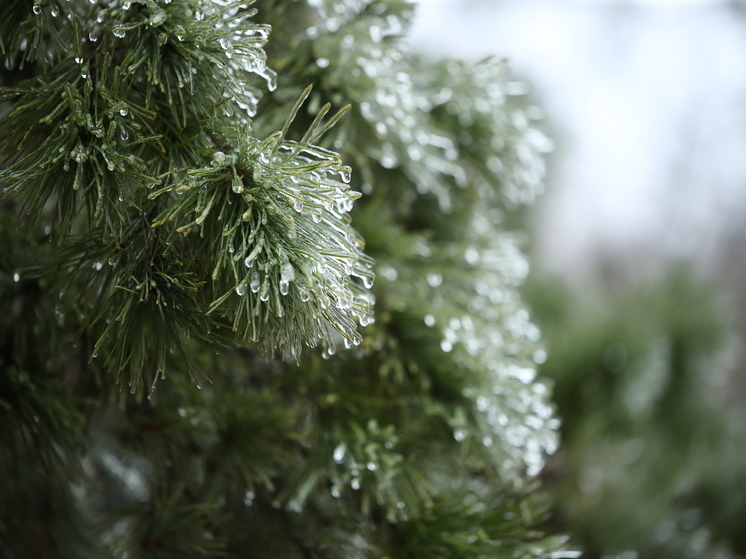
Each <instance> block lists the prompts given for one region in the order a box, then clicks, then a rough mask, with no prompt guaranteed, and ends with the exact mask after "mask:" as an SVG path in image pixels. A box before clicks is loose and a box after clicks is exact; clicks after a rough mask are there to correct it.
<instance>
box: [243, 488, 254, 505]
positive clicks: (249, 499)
mask: <svg viewBox="0 0 746 559" xmlns="http://www.w3.org/2000/svg"><path fill="white" fill-rule="evenodd" d="M255 497H256V495H255V494H254V492H253V491H247V492H246V493H245V494H244V496H243V504H244V505H246V506H247V507H250V506H251V505H253V504H254V498H255Z"/></svg>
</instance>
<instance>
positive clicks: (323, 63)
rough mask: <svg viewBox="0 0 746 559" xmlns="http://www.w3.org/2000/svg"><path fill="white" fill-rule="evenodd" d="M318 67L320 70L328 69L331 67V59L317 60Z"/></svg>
mask: <svg viewBox="0 0 746 559" xmlns="http://www.w3.org/2000/svg"><path fill="white" fill-rule="evenodd" d="M316 66H318V67H319V68H328V67H329V59H328V58H317V59H316Z"/></svg>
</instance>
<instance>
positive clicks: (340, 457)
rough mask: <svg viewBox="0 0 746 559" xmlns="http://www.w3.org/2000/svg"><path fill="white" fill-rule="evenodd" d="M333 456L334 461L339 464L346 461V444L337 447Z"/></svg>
mask: <svg viewBox="0 0 746 559" xmlns="http://www.w3.org/2000/svg"><path fill="white" fill-rule="evenodd" d="M333 456H334V461H335V462H336V463H337V464H341V463H342V462H344V459H345V446H344V445H342V444H341V445H339V446H338V447H337V448H335V449H334V455H333Z"/></svg>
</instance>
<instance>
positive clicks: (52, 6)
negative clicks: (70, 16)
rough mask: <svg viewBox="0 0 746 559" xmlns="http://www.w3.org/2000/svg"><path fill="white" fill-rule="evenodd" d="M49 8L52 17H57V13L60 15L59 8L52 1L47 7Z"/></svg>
mask: <svg viewBox="0 0 746 559" xmlns="http://www.w3.org/2000/svg"><path fill="white" fill-rule="evenodd" d="M49 9H50V11H51V12H52V17H57V16H58V15H60V9H59V7H57V4H55V3H54V2H52V5H51V6H50V7H49Z"/></svg>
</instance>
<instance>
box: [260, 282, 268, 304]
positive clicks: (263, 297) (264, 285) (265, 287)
mask: <svg viewBox="0 0 746 559" xmlns="http://www.w3.org/2000/svg"><path fill="white" fill-rule="evenodd" d="M259 300H260V301H262V302H264V303H266V302H267V301H269V278H268V277H266V276H265V278H264V283H262V287H261V288H260V289H259Z"/></svg>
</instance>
